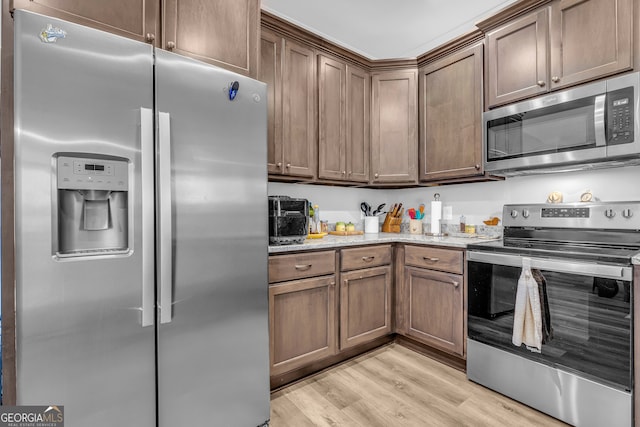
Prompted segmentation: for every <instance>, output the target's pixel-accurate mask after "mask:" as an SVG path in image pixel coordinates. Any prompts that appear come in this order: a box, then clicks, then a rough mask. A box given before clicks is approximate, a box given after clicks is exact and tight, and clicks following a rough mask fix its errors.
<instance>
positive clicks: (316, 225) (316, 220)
mask: <svg viewBox="0 0 640 427" xmlns="http://www.w3.org/2000/svg"><path fill="white" fill-rule="evenodd" d="M320 230H322V228H321V225H320V209H319V208H318V205H313V232H314V233H320V232H321V231H320Z"/></svg>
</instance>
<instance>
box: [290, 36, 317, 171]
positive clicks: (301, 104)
mask: <svg viewBox="0 0 640 427" xmlns="http://www.w3.org/2000/svg"><path fill="white" fill-rule="evenodd" d="M315 63H316V61H315V52H314V51H313V50H312V49H309V48H307V47H305V46H302V45H301V44H298V43H295V42H292V41H289V40H285V43H284V61H283V67H282V104H283V105H282V126H283V130H282V143H283V153H284V158H283V159H284V162H283V163H284V173H285V174H286V175H293V176H302V177H308V178H315V176H316V170H317V157H316V153H317V139H316V114H317V113H316V107H315V106H316V97H315V93H316V79H315V75H316V72H315V71H316V67H315Z"/></svg>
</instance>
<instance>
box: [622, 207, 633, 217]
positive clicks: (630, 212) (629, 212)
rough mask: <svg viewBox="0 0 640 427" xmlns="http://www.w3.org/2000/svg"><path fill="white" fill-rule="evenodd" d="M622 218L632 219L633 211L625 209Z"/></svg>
mask: <svg viewBox="0 0 640 427" xmlns="http://www.w3.org/2000/svg"><path fill="white" fill-rule="evenodd" d="M622 216H623V217H625V218H631V217H632V216H633V212H632V211H631V209H623V210H622Z"/></svg>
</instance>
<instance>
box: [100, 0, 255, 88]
mask: <svg viewBox="0 0 640 427" xmlns="http://www.w3.org/2000/svg"><path fill="white" fill-rule="evenodd" d="M105 3H111V2H105ZM110 6H111V5H110ZM111 7H112V6H111ZM162 13H163V22H162V23H163V31H162V46H161V47H162V48H163V49H167V50H171V51H173V52H176V53H179V54H181V55H186V56H191V57H193V58H196V59H199V60H201V61H204V62H208V63H210V64H214V65H217V66H219V67H222V68H226V69H227V70H231V71H234V72H236V73H239V74H244V75H247V76H249V77H257V68H258V67H257V65H258V43H259V35H258V34H259V28H260V20H259V19H260V0H233V1H231V0H180V1H178V0H163V1H162Z"/></svg>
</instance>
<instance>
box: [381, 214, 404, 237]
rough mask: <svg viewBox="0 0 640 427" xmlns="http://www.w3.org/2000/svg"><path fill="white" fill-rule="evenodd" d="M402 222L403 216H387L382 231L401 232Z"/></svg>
mask: <svg viewBox="0 0 640 427" xmlns="http://www.w3.org/2000/svg"><path fill="white" fill-rule="evenodd" d="M400 224H402V218H401V217H400V218H394V217H390V216H387V217H386V218H385V219H384V223H383V224H382V231H383V232H384V233H399V232H400Z"/></svg>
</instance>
